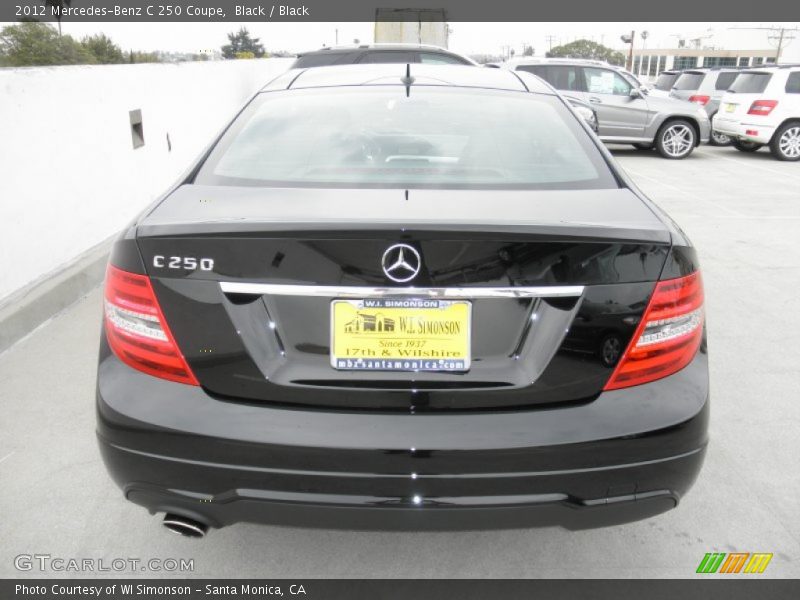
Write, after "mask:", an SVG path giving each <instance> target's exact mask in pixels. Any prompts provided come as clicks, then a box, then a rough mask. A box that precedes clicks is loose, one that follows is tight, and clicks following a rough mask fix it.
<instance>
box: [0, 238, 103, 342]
mask: <svg viewBox="0 0 800 600" xmlns="http://www.w3.org/2000/svg"><path fill="white" fill-rule="evenodd" d="M115 238H116V235H115V236H113V237H111V238H109V239H107V240H105V241H104V242H101V243H100V244H98V245H97V246H95V247H94V248H91V249H90V250H87V251H86V252H84V253H83V254H81V255H79V256H78V257H77V258H75V259H74V260H72V261H71V262H69V263H67V264H66V265H65V266H63V267H61V268H60V269H58V270H57V271H55V272H53V273H50V274H48V275H46V276H45V277H43V278H42V279H39V280H37V281H34V282H33V283H30V284H28V285H27V286H25V287H24V288H22V289H21V290H18V291H17V292H14V293H13V294H12V295H11V296H9V297H8V298H6V299H5V300H4V301H3V303H2V304H0V353H2V352H4V351H6V350H8V349H9V348H10V347H11V346H13V345H14V344H15V343H16V342H18V341H19V340H21V339H22V338H24V337H25V336H27V335H28V334H29V333H31V332H32V331H33V330H34V329H36V328H37V327H39V326H40V325H41V324H43V323H45V322H46V321H48V320H49V319H51V318H52V317H54V316H55V315H57V314H58V313H60V312H61V311H63V310H64V309H66V308H68V307H69V306H70V305H72V304H74V303H75V302H77V301H78V300H80V299H81V298H82V297H83V296H85V295H86V294H88V293H89V292H90V291H92V290H93V289H94V288H95V287H97V286H98V285H100V283H102V281H103V278H104V277H105V270H106V263H107V261H108V254H109V252H110V250H111V244H112V242H113V240H114V239H115Z"/></svg>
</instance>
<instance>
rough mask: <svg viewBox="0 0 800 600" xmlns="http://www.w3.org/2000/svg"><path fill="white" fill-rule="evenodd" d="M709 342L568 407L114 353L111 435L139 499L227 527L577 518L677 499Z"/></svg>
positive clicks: (697, 427)
mask: <svg viewBox="0 0 800 600" xmlns="http://www.w3.org/2000/svg"><path fill="white" fill-rule="evenodd" d="M707 399H708V379H707V359H706V355H705V354H702V353H701V354H698V355H697V357H696V358H695V359H694V361H693V362H692V363H691V364H690V365H689V366H687V367H686V368H685V369H683V370H682V371H680V372H679V373H676V374H675V375H673V376H671V377H669V378H666V379H662V380H660V381H657V382H654V383H651V384H647V385H642V386H638V387H635V388H630V389H627V390H618V391H614V392H606V393H603V394H601V395H600V396H599V397H598V398H597V399H595V400H594V401H592V402H589V403H586V404H582V405H572V406H569V407H564V408H550V409H546V410H545V409H538V410H528V411H513V412H499V413H485V412H483V413H464V412H460V413H449V414H442V413H437V414H431V413H428V414H416V415H411V414H397V413H369V414H367V413H364V412H357V413H356V412H353V413H346V412H341V411H337V412H331V411H320V410H313V411H312V410H297V409H285V408H277V407H273V406H269V407H268V406H255V405H253V404H240V403H235V402H226V401H220V400H217V399H214V398H212V397H210V396H208V395H207V394H206V393H205V392H204V391H203V390H202V389H201V388H197V387H192V386H186V385H182V384H175V383H171V382H167V381H163V380H160V379H156V378H153V377H149V376H147V375H144V374H141V373H139V372H137V371H134V370H132V369H130V368H129V367H127V366H125V365H124V364H122V363H120V362H119V361H118V360H117V359H116V358H115V357H113V356H107V357H106V358H104V359H103V361H102V362H101V364H100V368H99V374H98V389H97V407H98V438H99V441H100V448H101V452H102V455H103V459H104V461H105V463H106V466H107V468H108V470H109V473H110V474H111V476H112V478H113V479H114V480H115V481H116V483H117V484H118V485H119V486H120V487H121V488H122V490H123V492H124V494H125V496H126V498H127V499H128V500H130V501H132V502H135V503H137V504H140V505H142V506H144V507H146V508H147V509H149V510H150V511H151V512H158V511H165V512H173V513H177V514H182V515H184V516H188V517H192V518H195V519H197V520H199V521H202V522H205V523H207V524H208V525H210V526H212V527H221V526H225V525H230V524H233V523H236V522H242V521H246V522H260V523H273V524H290V525H301V526H319V527H344V528H348V529H373V528H379V529H450V528H458V529H486V528H491V529H495V528H503V527H520V526H539V525H561V526H564V527H567V528H571V529H578V528H586V527H594V526H602V525H610V524H616V523H622V522H627V521H634V520H638V519H642V518H646V517H649V516H652V515H655V514H658V513H661V512H664V511H667V510H669V509H671V508H673V507H675V506H676V505H677V503H678V502H679V500H680V499H681V497H682V496H683V495H684V494H685V493H686V492H687V490H688V489H689V488H690V487H691V485H692V483H693V482H694V480H695V478H696V477H697V474H698V472H699V470H700V468H701V466H702V462H703V458H704V454H705V447H706V443H707V425H708V401H707Z"/></svg>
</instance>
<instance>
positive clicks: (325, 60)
mask: <svg viewBox="0 0 800 600" xmlns="http://www.w3.org/2000/svg"><path fill="white" fill-rule="evenodd" d="M357 57H358V54H357V53H355V52H331V53H323V52H320V53H316V54H306V55H305V56H298V57H297V60H296V61H294V64H293V65H292V68H293V69H308V68H310V67H327V66H330V65H347V64H350V63H354V62H355V61H356V58H357Z"/></svg>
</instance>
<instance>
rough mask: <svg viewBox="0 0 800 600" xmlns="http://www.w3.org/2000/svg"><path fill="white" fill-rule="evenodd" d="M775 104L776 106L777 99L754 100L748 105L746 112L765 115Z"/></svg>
mask: <svg viewBox="0 0 800 600" xmlns="http://www.w3.org/2000/svg"><path fill="white" fill-rule="evenodd" d="M776 106H778V101H777V100H756V101H755V102H753V103H752V104H751V105H750V110H748V111H747V114H748V115H762V116H766V115H768V114H769V113H771V112H772V109H773V108H775V107H776Z"/></svg>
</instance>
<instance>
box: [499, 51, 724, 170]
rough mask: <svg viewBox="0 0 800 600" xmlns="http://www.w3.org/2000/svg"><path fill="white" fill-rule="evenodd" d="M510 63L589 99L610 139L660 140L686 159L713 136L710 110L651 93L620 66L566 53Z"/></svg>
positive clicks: (661, 148)
mask: <svg viewBox="0 0 800 600" xmlns="http://www.w3.org/2000/svg"><path fill="white" fill-rule="evenodd" d="M509 68H513V69H514V70H516V71H526V72H529V73H533V74H534V75H537V76H539V77H541V78H542V79H544V80H545V81H547V82H548V83H550V84H551V85H552V86H553V87H555V88H556V89H557V90H559V91H561V93H562V94H564V95H565V96H568V97H575V98H578V99H580V100H583V101H584V102H589V103H590V104H591V105H592V106H593V107H594V108H595V110H596V112H597V119H598V122H599V128H600V132H599V135H600V139H601V140H603V141H604V142H609V143H616V144H633V145H635V146H637V147H638V148H642V149H649V148H652V147H654V146H655V148H656V149H657V150H658V152H659V154H661V156H663V157H664V158H671V159H680V158H686V157H687V156H689V155H690V154H691V153H692V151H693V150H694V149H695V147H696V146H698V145H699V144H700V143H701V142H707V141H708V139H709V135H710V132H711V123H710V121H709V119H708V115H707V114H706V112H705V110H703V109H702V108H699V107H697V106H693V105H691V104H689V103H687V102H681V101H679V100H675V99H673V98H658V97H651V96H650V95H649V94H648V93H647V92H646V91H645V90H642V89H641V88H638V87H636V86H635V85H634V84H633V83H632V82H631V80H630V79H629V78H628V77H627V76H625V75H624V74H622V73H620V72H619V69H617V68H614V67H610V66H605V65H596V64H592V63H590V62H587V61H581V60H566V59H561V60H559V61H557V62H556V61H543V60H542V59H538V60H536V61H533V62H527V61H524V60H521V61H518V62H513V63H510V64H509Z"/></svg>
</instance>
